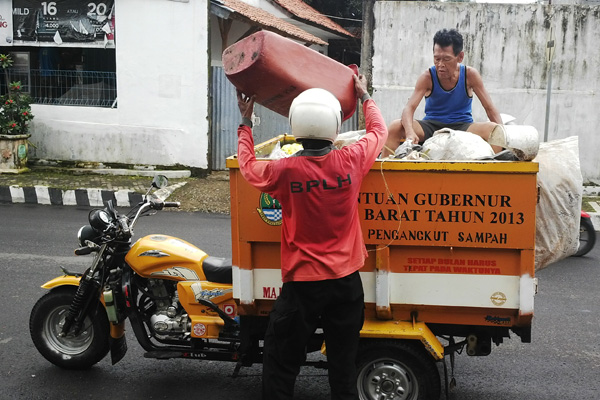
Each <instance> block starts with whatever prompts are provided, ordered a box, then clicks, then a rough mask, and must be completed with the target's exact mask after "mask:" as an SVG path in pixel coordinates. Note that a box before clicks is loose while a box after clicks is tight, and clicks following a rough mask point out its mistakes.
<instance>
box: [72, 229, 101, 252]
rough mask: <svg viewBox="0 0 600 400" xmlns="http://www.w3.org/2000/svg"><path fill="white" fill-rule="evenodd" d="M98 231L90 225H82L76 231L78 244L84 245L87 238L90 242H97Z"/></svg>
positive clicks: (98, 237)
mask: <svg viewBox="0 0 600 400" xmlns="http://www.w3.org/2000/svg"><path fill="white" fill-rule="evenodd" d="M100 236H101V235H100V233H99V232H98V231H96V230H95V229H94V228H92V227H91V226H90V225H84V226H82V227H81V228H80V229H79V232H77V240H79V245H80V246H81V247H85V246H86V244H85V241H86V240H89V241H90V242H93V243H96V244H99V243H98V239H100Z"/></svg>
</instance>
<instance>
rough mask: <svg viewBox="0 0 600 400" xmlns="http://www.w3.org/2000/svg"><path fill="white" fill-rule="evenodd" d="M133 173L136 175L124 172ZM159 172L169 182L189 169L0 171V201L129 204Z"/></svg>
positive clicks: (138, 198)
mask: <svg viewBox="0 0 600 400" xmlns="http://www.w3.org/2000/svg"><path fill="white" fill-rule="evenodd" d="M127 173H136V174H141V175H146V176H139V175H125V174H127ZM156 174H163V175H166V176H167V177H168V178H169V184H175V183H179V182H181V181H183V182H185V179H184V178H186V177H189V171H128V170H85V169H64V168H52V167H34V168H32V170H31V171H30V172H27V173H23V174H0V203H30V204H52V205H78V206H94V207H97V206H103V205H104V202H105V201H107V200H113V201H114V202H115V204H116V206H118V207H129V206H131V205H133V204H137V203H138V202H140V201H141V200H142V195H143V194H144V193H146V191H147V190H148V188H149V187H150V184H151V182H152V178H153V176H154V175H156Z"/></svg>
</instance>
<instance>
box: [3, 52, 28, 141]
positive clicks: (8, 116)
mask: <svg viewBox="0 0 600 400" xmlns="http://www.w3.org/2000/svg"><path fill="white" fill-rule="evenodd" d="M12 64H13V60H12V58H11V56H10V55H8V54H0V67H2V69H3V70H4V76H5V78H6V79H5V82H10V74H9V68H10V67H11V66H12ZM32 118H33V114H32V113H31V97H30V96H29V95H28V94H27V93H23V89H22V87H21V82H20V81H16V82H10V83H9V84H8V87H7V93H6V94H4V95H2V96H0V134H3V135H25V134H27V132H28V130H29V125H28V122H29V121H31V119H32Z"/></svg>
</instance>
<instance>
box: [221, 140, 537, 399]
mask: <svg viewBox="0 0 600 400" xmlns="http://www.w3.org/2000/svg"><path fill="white" fill-rule="evenodd" d="M294 142H295V141H294V138H293V137H291V136H289V135H283V136H279V137H277V138H274V139H272V140H270V141H267V142H265V143H262V144H259V145H257V146H256V148H255V150H256V154H257V158H259V159H260V160H262V161H263V162H270V160H269V159H268V155H269V154H270V152H271V150H272V149H273V148H274V147H275V145H276V144H277V143H279V144H280V145H284V144H288V143H294ZM227 167H228V168H229V170H230V185H231V186H230V189H231V224H232V226H231V228H232V229H231V232H232V245H233V249H232V256H233V265H234V283H233V286H234V293H233V295H234V298H235V300H236V302H237V303H238V307H239V309H238V312H239V314H240V315H241V316H242V317H243V316H247V317H256V318H260V317H264V316H267V315H268V313H269V310H270V309H271V307H272V305H273V302H274V301H275V299H276V298H277V295H278V293H279V291H280V289H281V285H282V283H281V271H280V240H281V232H280V225H281V209H280V205H279V203H278V202H277V199H273V198H271V197H270V196H269V195H268V194H266V193H261V192H259V191H258V190H256V189H255V188H253V187H252V186H250V185H249V184H248V183H247V182H246V181H245V180H244V178H243V177H242V175H241V173H240V170H239V164H238V160H237V158H236V157H235V156H232V157H229V158H228V159H227ZM537 172H538V164H537V163H534V162H513V161H460V162H457V161H402V160H377V161H376V162H375V164H374V165H373V166H372V168H371V170H370V171H369V173H368V175H367V177H366V178H365V179H364V181H363V184H362V188H361V192H360V195H359V198H358V199H357V201H358V202H359V211H358V212H359V215H360V219H361V223H362V230H363V235H364V239H365V242H366V244H367V250H368V252H369V257H368V259H367V261H366V263H365V265H364V267H363V268H362V269H361V270H360V274H361V278H362V281H363V286H364V292H365V303H366V311H365V323H364V326H363V329H362V331H361V351H360V354H359V377H358V381H357V384H358V386H359V392H360V393H361V398H364V399H370V398H379V397H377V396H379V395H382V394H385V393H388V394H389V395H390V396H392V397H382V398H395V397H393V394H394V393H396V394H397V393H398V390H400V388H402V390H403V391H406V390H412V391H413V393H416V395H415V396H413V397H406V398H415V399H420V398H436V397H435V393H437V395H438V396H439V385H440V383H439V382H440V378H439V373H438V370H437V368H436V367H435V365H434V363H435V362H436V361H443V360H444V358H445V356H446V355H450V356H452V357H453V354H454V353H455V352H456V351H458V350H460V349H463V348H466V352H467V354H469V355H473V356H481V355H488V354H490V352H491V348H492V346H491V344H492V343H495V344H500V343H502V341H503V339H504V338H507V337H509V333H510V332H511V331H512V332H514V333H516V334H517V335H518V336H520V338H521V340H522V341H523V342H530V340H531V324H532V318H533V310H534V295H535V293H536V291H537V280H536V278H535V271H534V246H535V210H536V204H537V200H538V190H537V180H536V175H537ZM323 212H327V210H323ZM436 375H437V376H436ZM390 376H394V377H395V378H394V379H392V378H390ZM446 378H447V376H446ZM436 386H437V392H436V389H435V387H436ZM407 387H408V388H409V389H407ZM427 387H433V388H434V389H428V388H427ZM431 390H433V391H431ZM419 393H420V394H419ZM424 396H425V397H424ZM401 398H404V397H401Z"/></svg>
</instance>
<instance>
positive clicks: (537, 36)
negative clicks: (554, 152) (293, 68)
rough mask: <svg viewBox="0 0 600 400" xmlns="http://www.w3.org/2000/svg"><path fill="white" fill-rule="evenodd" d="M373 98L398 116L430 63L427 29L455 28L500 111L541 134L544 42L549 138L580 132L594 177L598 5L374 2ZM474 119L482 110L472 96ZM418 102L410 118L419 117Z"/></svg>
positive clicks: (598, 171) (588, 173) (597, 162)
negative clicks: (550, 43)
mask: <svg viewBox="0 0 600 400" xmlns="http://www.w3.org/2000/svg"><path fill="white" fill-rule="evenodd" d="M374 14H375V30H374V35H373V53H374V54H373V78H372V79H373V87H374V89H375V94H374V98H375V100H376V101H377V102H378V104H379V106H380V107H381V109H382V112H383V115H384V118H385V119H386V121H387V122H388V123H389V122H391V121H392V120H393V119H396V118H400V113H401V111H402V108H403V107H404V105H405V103H406V100H407V99H408V97H409V96H410V94H411V93H412V90H413V88H414V84H415V82H416V80H417V77H418V76H419V75H420V74H421V73H422V72H423V71H424V70H425V69H427V68H428V67H429V66H430V65H431V64H432V62H433V56H432V47H433V35H434V34H435V32H436V31H437V30H439V29H441V28H456V29H458V30H459V31H460V32H461V33H462V34H463V37H464V39H465V49H464V50H465V60H464V63H465V64H467V65H470V66H473V67H475V68H476V69H478V70H479V72H480V73H481V75H482V77H483V80H484V83H485V85H486V88H487V89H488V91H489V92H490V95H491V97H492V100H493V101H494V103H495V104H496V106H497V107H498V109H499V110H500V112H502V113H506V114H510V115H513V116H514V117H516V118H517V120H518V122H519V123H521V124H526V125H533V126H535V127H536V128H537V130H538V131H539V132H540V137H541V139H543V137H544V127H545V115H546V93H547V85H548V68H547V63H546V41H547V38H548V31H549V28H550V26H552V27H553V28H554V31H555V39H556V44H557V46H556V50H555V54H554V62H553V73H552V94H551V107H550V119H549V124H548V127H549V129H548V140H554V139H560V138H565V137H568V136H573V135H578V136H579V144H580V159H581V168H582V174H583V176H584V180H591V179H594V180H600V151H598V150H599V149H600V135H598V134H597V133H596V131H597V130H598V129H599V127H598V125H599V122H600V118H599V117H598V115H599V114H600V99H599V98H598V95H597V94H598V90H599V89H600V46H598V45H599V44H600V28H598V27H600V6H585V5H559V6H549V5H542V4H491V3H481V4H480V3H440V2H399V1H377V2H376V3H375V7H374ZM473 104H474V110H473V111H474V118H475V120H486V119H487V117H486V115H485V112H484V111H483V108H482V107H481V105H480V104H479V102H478V101H474V102H473ZM423 108H424V102H421V105H420V106H419V108H418V109H417V113H416V114H415V117H417V118H420V117H422V116H423Z"/></svg>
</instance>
